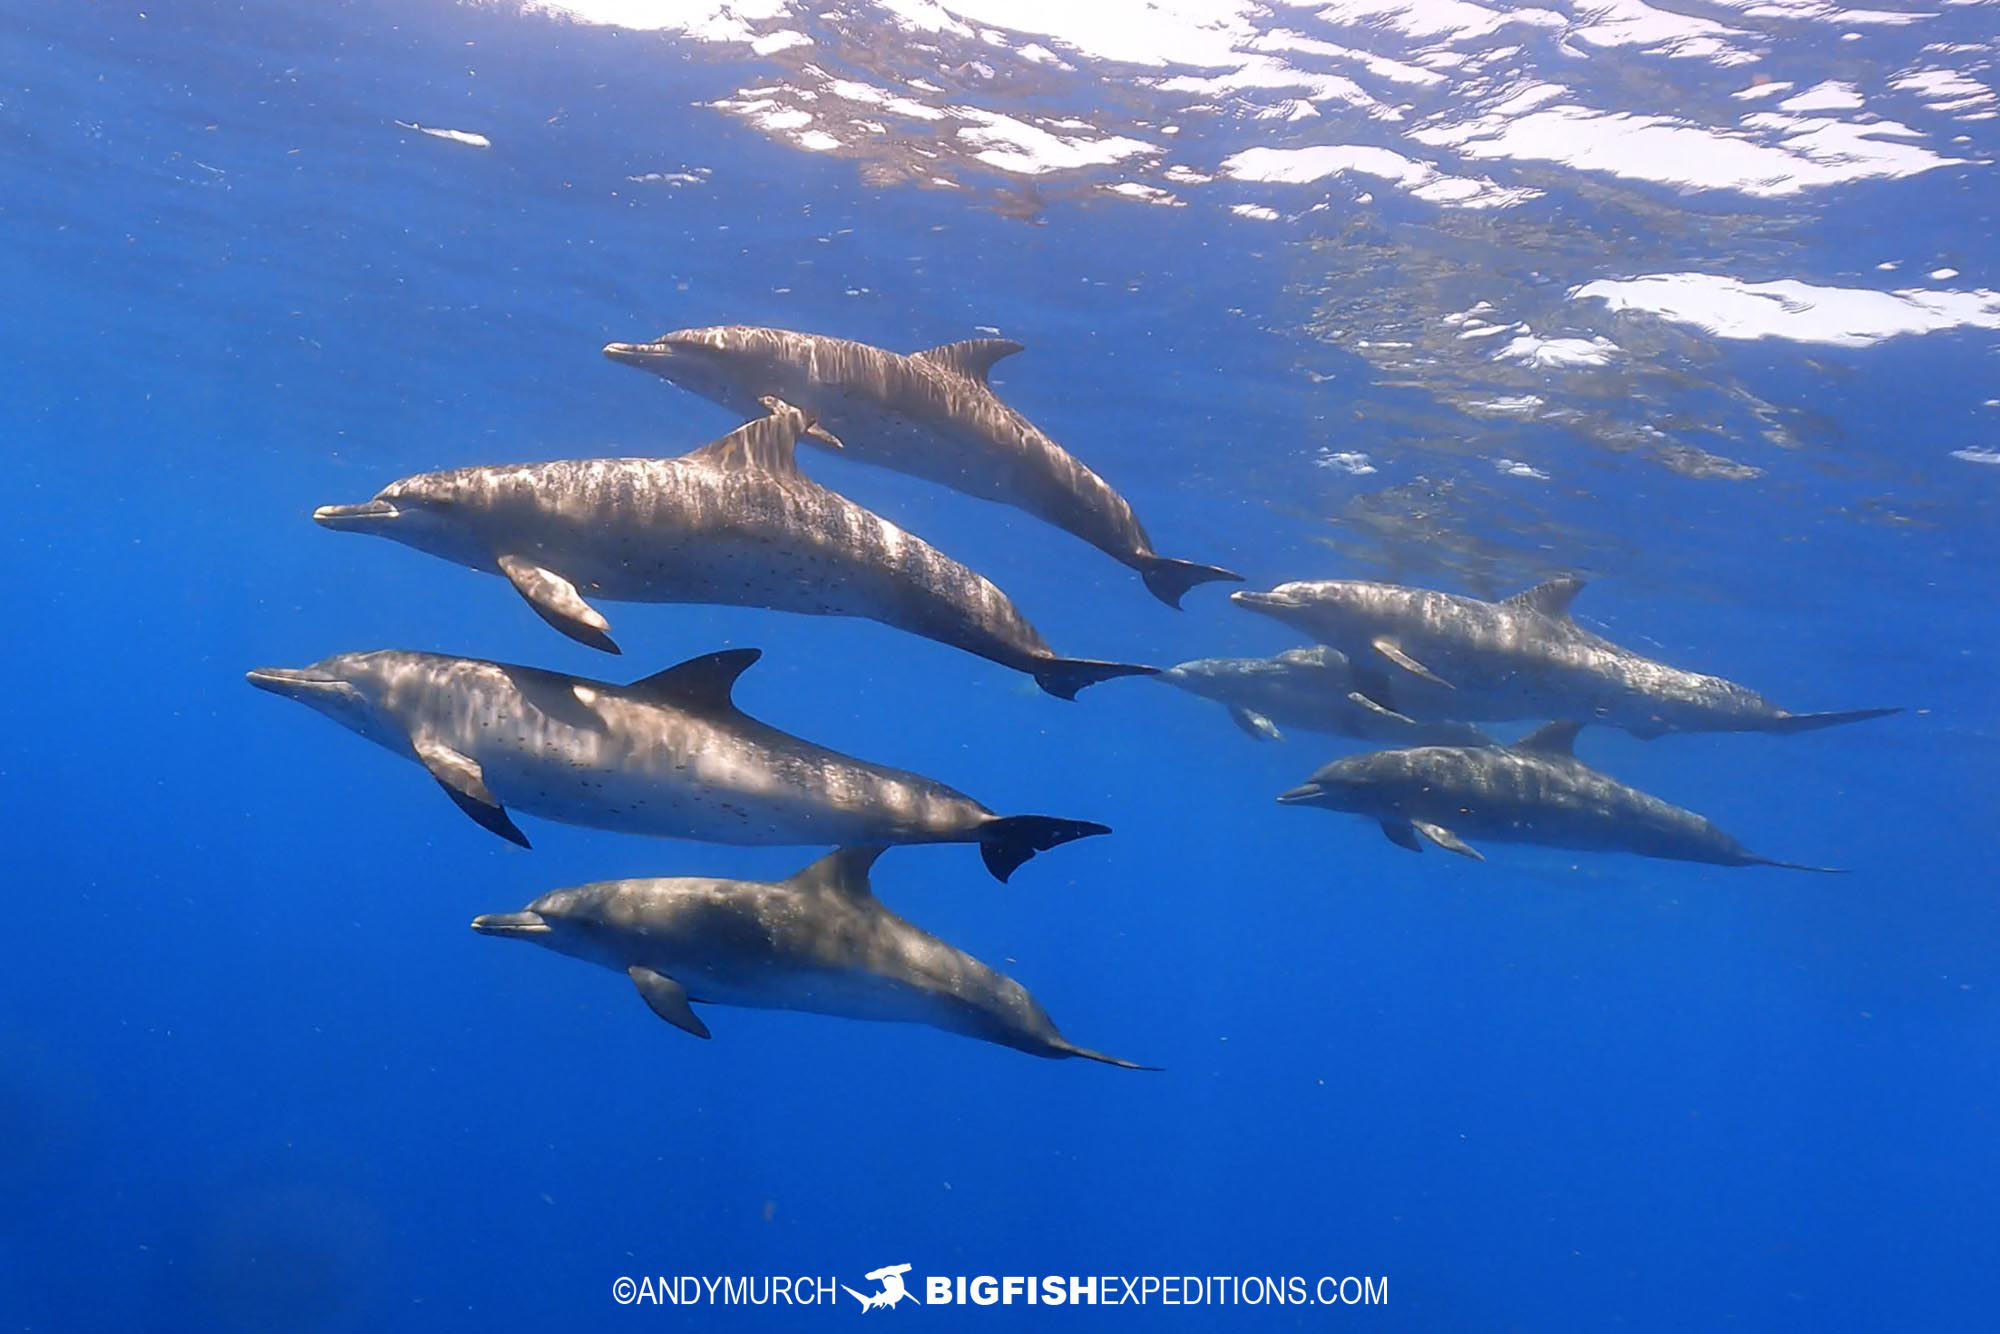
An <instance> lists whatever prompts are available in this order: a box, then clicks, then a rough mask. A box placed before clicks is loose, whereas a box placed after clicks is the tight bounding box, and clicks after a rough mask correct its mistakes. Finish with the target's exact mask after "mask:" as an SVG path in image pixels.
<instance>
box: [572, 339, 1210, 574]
mask: <svg viewBox="0 0 2000 1334" xmlns="http://www.w3.org/2000/svg"><path fill="white" fill-rule="evenodd" d="M1020 350H1021V345H1020V344H1019V343H1010V342H1008V341H1006V340H1005V339H1000V338H977V339H973V340H971V341H968V342H963V343H949V344H947V345H945V346H943V347H934V348H931V349H929V350H927V351H924V352H918V353H915V354H914V355H911V356H904V355H902V354H901V353H897V352H890V351H887V350H885V349H883V348H879V347H871V346H869V345H868V344H866V343H854V342H849V341H848V340H846V339H844V338H826V337H822V336H821V335H818V334H804V333H792V332H789V331H788V330H784V329H759V328H751V327H748V326H744V325H729V326H724V327H719V328H712V329H682V330H679V331H678V332H675V333H666V334H661V335H660V336H659V337H658V338H656V339H654V340H653V341H652V342H650V343H611V344H609V345H607V346H606V347H605V349H604V355H606V356H607V357H610V358H611V359H612V360H614V361H618V362H622V363H624V364H626V365H628V366H637V367H639V368H641V369H643V370H649V371H651V372H653V373H654V374H655V375H658V376H660V377H662V378H663V379H666V380H669V381H671V382H672V383H674V384H677V385H679V386H680V387H681V388H683V389H686V390H688V391H690V392H692V393H696V394H699V395H701V396H702V397H703V398H706V399H710V400H712V401H714V402H716V403H720V404H722V405H723V406H724V407H727V408H730V409H732V410H734V411H737V412H741V413H743V414H744V415H746V416H747V415H749V414H750V413H752V412H753V411H755V409H756V404H757V402H758V400H759V399H760V398H763V397H765V396H766V395H768V396H771V397H774V398H778V399H782V400H783V401H785V402H787V403H792V404H796V405H797V406H798V407H800V408H802V409H804V410H805V411H806V412H808V413H810V414H812V416H813V417H815V418H816V419H817V422H818V424H817V425H816V426H815V427H814V428H813V429H812V430H811V431H809V432H807V437H808V438H809V439H812V440H816V441H818V442H819V443H820V444H823V445H827V446H829V447H831V448H837V449H843V450H844V451H845V452H846V454H847V455H848V456H849V457H851V458H855V459H859V460H860V461H862V462H864V463H874V464H878V465H880V466H882V467H885V468H892V469H894V470H895V471H897V472H903V473H909V474H911V475H912V476H916V477H922V478H925V479H926V480H928V481H932V482H937V483H940V484H941V485H944V486H948V487H951V488H952V489H953V490H955V491H962V492H964V493H965V494H967V495H970V496H977V497H979V498H980V499H982V500H991V501H997V502H999V503H1000V504H1003V505H1012V506H1014V507H1016V508H1017V509H1023V510H1026V511H1027V512H1028V513H1030V514H1032V515H1034V516H1035V517H1037V518H1039V519H1042V520H1045V521H1046V522H1048V523H1051V524H1054V525H1055V526H1056V527H1058V528H1061V529H1062V530H1064V531H1065V532H1068V533H1072V534H1074V535H1075V536H1077V537H1080V538H1082V539H1083V540H1084V541H1086V542H1088V543H1090V544H1091V545H1092V546H1094V547H1096V548H1097V549H1098V550H1100V551H1102V552H1104V553H1105V554H1106V555H1108V556H1110V557H1111V558H1112V559H1113V560H1117V561H1120V562H1122V563H1124V564H1126V565H1129V566H1130V567H1131V568H1133V569H1134V570H1137V571H1138V572H1139V573H1140V575H1141V576H1143V577H1144V579H1145V581H1146V587H1147V588H1149V589H1151V590H1152V591H1153V595H1154V596H1155V597H1157V598H1159V599H1160V600H1161V601H1162V602H1165V603H1166V604H1167V605H1169V606H1172V607H1178V606H1179V605H1180V603H1181V595H1182V594H1183V593H1185V592H1187V590H1188V589H1190V588H1192V587H1194V586H1195V585H1196V584H1201V583H1207V582H1209V581H1210V580H1214V579H1239V580H1240V579H1241V578H1242V576H1241V575H1238V574H1233V573H1231V572H1230V571H1228V570H1225V569H1222V568H1220V567H1218V566H1214V565H1197V564H1195V563H1193V562H1192V561H1184V560H1169V559H1167V558H1166V557H1164V556H1160V555H1158V554H1156V553H1155V552H1154V550H1153V543H1152V539H1151V538H1149V537H1147V536H1146V530H1145V529H1144V528H1143V527H1141V526H1140V524H1139V520H1138V517H1137V516H1136V515H1134V514H1133V513H1132V506H1131V505H1129V504H1128V503H1126V500H1125V497H1123V496H1121V495H1119V494H1118V492H1116V491H1115V490H1113V489H1112V487H1111V484H1110V483H1109V482H1107V481H1105V480H1104V479H1103V478H1102V477H1099V476H1098V475H1097V474H1096V473H1094V472H1092V471H1091V470H1090V469H1089V468H1087V467H1085V466H1084V465H1083V464H1082V463H1081V462H1079V461H1078V460H1077V458H1076V457H1075V456H1074V455H1072V454H1071V453H1070V452H1069V451H1068V450H1066V449H1064V448H1063V447H1062V446H1061V445H1059V444H1057V443H1056V442H1055V441H1053V440H1051V439H1050V438H1049V437H1048V436H1047V435H1045V434H1044V433H1043V432H1042V431H1041V429H1040V428H1039V427H1037V426H1036V425H1035V424H1034V423H1033V422H1031V421H1029V420H1028V419H1027V418H1026V417H1023V416H1022V415H1021V414H1020V413H1018V412H1016V411H1014V409H1012V408H1010V407H1008V406H1007V405H1006V404H1005V403H1002V402H1001V401H1000V399H999V398H998V397H997V396H996V395H995V394H994V393H993V390H992V389H991V388H990V387H989V386H988V385H987V382H986V375H987V372H988V371H989V370H991V369H992V366H993V363H994V362H996V361H999V360H1000V359H1001V358H1002V357H1006V356H1011V355H1012V354H1014V353H1016V352H1019V351H1020Z"/></svg>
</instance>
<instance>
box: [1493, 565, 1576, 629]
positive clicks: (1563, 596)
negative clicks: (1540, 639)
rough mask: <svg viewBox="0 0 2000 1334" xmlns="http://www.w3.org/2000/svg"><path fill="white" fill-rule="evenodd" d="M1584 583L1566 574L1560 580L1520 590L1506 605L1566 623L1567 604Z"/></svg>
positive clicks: (1551, 580) (1567, 615) (1573, 598)
mask: <svg viewBox="0 0 2000 1334" xmlns="http://www.w3.org/2000/svg"><path fill="white" fill-rule="evenodd" d="M1584 583H1585V581H1584V580H1582V579H1578V578H1576V577H1574V576H1572V575H1567V574H1566V575H1564V576H1562V577H1561V578H1560V579H1550V580H1548V581H1547V582H1545V583H1539V584H1536V585H1535V586H1534V587H1533V588H1524V589H1522V590H1521V591H1520V592H1518V593H1516V594H1515V595H1514V596H1513V597H1510V598H1508V599H1507V605H1508V606H1510V607H1525V608H1527V609H1528V610H1529V611H1538V612H1540V613H1541V614H1542V615H1544V616H1553V617H1555V619H1557V620H1559V621H1566V620H1568V619H1569V604H1570V603H1571V602H1573V601H1575V599H1576V595H1577V594H1578V593H1581V592H1582V591H1583V586H1584Z"/></svg>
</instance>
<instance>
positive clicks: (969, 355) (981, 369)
mask: <svg viewBox="0 0 2000 1334" xmlns="http://www.w3.org/2000/svg"><path fill="white" fill-rule="evenodd" d="M1020 350H1021V345H1020V344H1019V343H1016V342H1013V341H1011V340H1009V339H1006V338H968V339H966V340H965V341H964V342H962V343H946V344H945V345H944V346H943V347H927V348H925V349H924V350H923V351H921V352H919V353H917V354H916V355H917V356H918V357H920V358H922V359H923V360H925V361H928V362H930V363H931V364H932V365H933V366H942V367H944V368H945V369H946V370H948V371H957V372H958V373H959V374H960V375H964V376H967V377H969V378H971V379H974V380H977V381H979V383H981V384H985V383H986V373H987V372H988V371H990V370H992V369H993V363H994V362H996V361H999V360H1000V359H1001V358H1002V357H1011V356H1013V355H1014V354H1015V353H1016V352H1019V351H1020Z"/></svg>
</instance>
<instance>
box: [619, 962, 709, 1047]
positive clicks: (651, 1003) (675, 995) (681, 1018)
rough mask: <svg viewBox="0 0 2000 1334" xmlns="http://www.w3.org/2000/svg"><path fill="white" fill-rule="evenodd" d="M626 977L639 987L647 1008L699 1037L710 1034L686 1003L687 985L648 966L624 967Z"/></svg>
mask: <svg viewBox="0 0 2000 1334" xmlns="http://www.w3.org/2000/svg"><path fill="white" fill-rule="evenodd" d="M625 976H627V977H629V978H631V979H632V985H633V986H635V987H637V988H639V999H640V1000H643V1001H645V1002H646V1008H647V1009H649V1010H651V1011H652V1012H653V1013H654V1014H657V1015H658V1016H660V1018H662V1019H664V1020H666V1021H667V1022H668V1023H670V1024H672V1025H673V1026H674V1027H675V1028H678V1029H679V1030H681V1032H683V1033H692V1034H694V1035H695V1036H696V1037H698V1038H706V1037H712V1036H713V1034H711V1033H710V1032H709V1031H708V1025H707V1024H704V1023H703V1022H702V1021H701V1018H700V1016H699V1015H697V1014H695V1012H694V1007H693V1006H691V1005H689V1004H688V993H687V988H686V987H684V986H682V985H681V984H680V983H678V982H676V981H674V980H673V979H672V978H671V977H667V976H665V975H663V974H660V973H656V972H654V971H653V970H652V969H650V968H641V967H640V966H639V965H638V964H633V965H632V966H631V967H630V968H627V969H626V970H625Z"/></svg>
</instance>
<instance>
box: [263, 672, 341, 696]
mask: <svg viewBox="0 0 2000 1334" xmlns="http://www.w3.org/2000/svg"><path fill="white" fill-rule="evenodd" d="M243 679H244V680H246V681H248V682H249V683H250V684H251V685H253V686H256V687H257V688H258V689H259V690H268V691H270V692H271V693H272V694H274V695H283V696H284V697H285V698H286V699H301V698H303V697H305V696H307V695H310V694H311V693H312V692H313V691H315V690H323V689H325V688H326V687H328V686H331V685H338V684H339V683H340V678H339V677H337V676H329V675H327V674H326V673H325V672H322V671H319V670H318V669H316V668H312V667H254V668H252V669H251V670H249V671H247V672H245V673H244V674H243Z"/></svg>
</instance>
